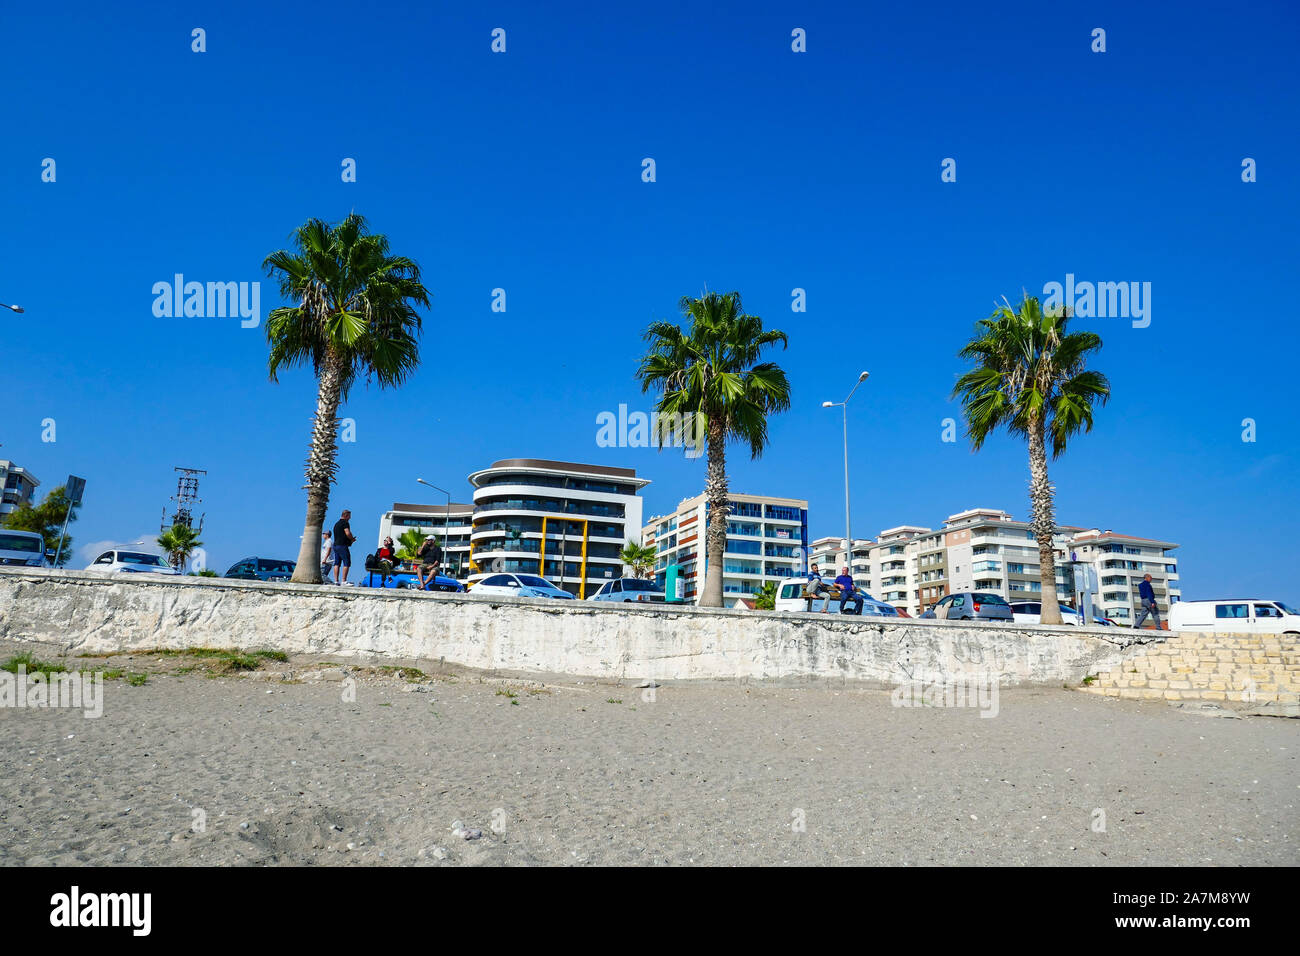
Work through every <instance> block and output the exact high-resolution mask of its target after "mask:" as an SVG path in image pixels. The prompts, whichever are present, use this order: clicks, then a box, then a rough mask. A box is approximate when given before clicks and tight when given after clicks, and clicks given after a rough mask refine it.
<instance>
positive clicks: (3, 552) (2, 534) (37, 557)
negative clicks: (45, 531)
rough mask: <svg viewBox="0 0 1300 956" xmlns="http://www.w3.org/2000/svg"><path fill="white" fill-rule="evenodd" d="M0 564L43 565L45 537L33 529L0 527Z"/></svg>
mask: <svg viewBox="0 0 1300 956" xmlns="http://www.w3.org/2000/svg"><path fill="white" fill-rule="evenodd" d="M0 565H5V566H9V567H12V566H13V565H21V566H24V567H29V568H43V567H45V539H44V538H43V537H41V536H40V535H39V534H37V533H36V532H35V531H10V530H9V529H8V528H4V529H0Z"/></svg>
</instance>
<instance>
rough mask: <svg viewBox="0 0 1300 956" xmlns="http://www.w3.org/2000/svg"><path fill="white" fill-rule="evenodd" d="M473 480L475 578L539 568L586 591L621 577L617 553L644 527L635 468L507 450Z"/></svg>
mask: <svg viewBox="0 0 1300 956" xmlns="http://www.w3.org/2000/svg"><path fill="white" fill-rule="evenodd" d="M469 483H470V484H471V485H473V486H474V489H475V491H474V514H473V527H472V529H471V531H470V554H469V561H470V574H469V581H470V582H471V583H473V582H475V581H480V580H482V579H483V578H485V577H487V576H488V575H489V574H492V573H499V572H503V571H511V572H519V573H524V574H538V575H541V576H542V577H544V578H546V579H547V580H549V581H551V582H552V583H553V584H555V585H556V586H558V587H561V588H563V589H564V590H566V591H569V592H571V593H572V594H574V595H575V596H576V597H579V598H584V597H586V596H587V595H588V594H590V593H591V592H592V591H593V590H595V589H596V588H598V587H599V586H600V585H601V584H602V583H604V582H605V581H608V580H610V579H612V578H617V577H621V576H622V574H623V570H624V566H623V561H622V559H621V558H620V557H619V554H620V553H621V552H622V550H623V547H624V546H625V545H626V544H627V542H628V541H635V540H636V539H637V538H638V537H639V536H640V533H641V516H642V500H641V495H640V492H641V489H642V488H644V487H645V486H646V485H648V484H650V481H649V479H646V478H638V477H637V475H636V471H635V469H632V468H610V467H607V466H605V465H586V464H579V463H576V462H565V461H549V460H546V459H540V458H508V459H505V460H503V461H498V462H494V463H493V464H492V465H491V466H490V467H488V468H484V469H483V470H481V471H476V472H474V473H473V474H472V475H470V476H469Z"/></svg>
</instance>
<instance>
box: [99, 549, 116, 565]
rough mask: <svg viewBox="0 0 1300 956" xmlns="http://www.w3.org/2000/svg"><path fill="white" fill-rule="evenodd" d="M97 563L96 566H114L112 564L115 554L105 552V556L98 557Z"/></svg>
mask: <svg viewBox="0 0 1300 956" xmlns="http://www.w3.org/2000/svg"><path fill="white" fill-rule="evenodd" d="M95 563H96V564H112V563H113V552H112V551H105V552H104V553H103V554H101V555H100V556H99V557H97V558H96V559H95Z"/></svg>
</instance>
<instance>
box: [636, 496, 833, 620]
mask: <svg viewBox="0 0 1300 956" xmlns="http://www.w3.org/2000/svg"><path fill="white" fill-rule="evenodd" d="M727 503H728V510H729V514H728V516H727V543H726V550H725V551H724V553H723V577H722V596H723V600H724V602H725V603H726V604H727V605H728V606H730V605H732V604H733V603H735V602H736V601H737V600H743V599H749V598H753V597H756V596H757V595H758V594H759V593H760V592H761V591H762V588H763V585H764V584H765V583H767V582H769V581H771V582H773V583H776V584H780V583H781V582H782V581H783V580H784V579H785V578H788V577H794V576H796V575H799V574H803V573H805V572H806V571H807V568H808V502H807V501H806V500H804V499H802V498H773V497H768V496H764V495H742V494H733V495H728V496H727ZM708 517H709V509H708V501H707V500H706V498H705V496H704V495H702V494H700V495H696V496H695V497H693V498H687V499H685V500H684V501H682V502H681V503H680V504H679V505H678V506H677V509H676V510H675V511H674V512H673V513H672V514H668V515H660V516H658V517H654V518H651V519H650V520H649V521H648V522H647V523H646V525H645V527H644V528H642V529H641V543H642V544H643V545H646V546H648V547H654V548H656V549H657V550H658V557H657V559H656V563H655V578H656V580H657V581H658V582H659V584H660V585H661V586H662V585H663V584H664V582H665V579H666V574H667V568H668V565H669V564H676V565H677V566H678V574H679V576H680V578H681V580H682V583H683V586H684V597H685V599H686V600H687V601H691V602H694V603H696V604H698V603H699V602H700V600H701V599H702V598H703V596H704V574H705V569H706V567H707V547H706V545H705V537H706V530H707V527H708Z"/></svg>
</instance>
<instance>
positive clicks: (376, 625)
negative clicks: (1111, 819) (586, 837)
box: [0, 568, 1163, 685]
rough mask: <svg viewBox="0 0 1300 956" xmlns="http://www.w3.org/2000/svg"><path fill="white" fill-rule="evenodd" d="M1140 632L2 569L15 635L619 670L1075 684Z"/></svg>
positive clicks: (1, 617) (3, 631) (525, 668)
mask: <svg viewBox="0 0 1300 956" xmlns="http://www.w3.org/2000/svg"><path fill="white" fill-rule="evenodd" d="M1151 636H1152V637H1155V636H1156V635H1154V634H1153V635H1151ZM1132 637H1133V635H1131V634H1130V633H1129V632H1126V631H1121V632H1119V633H1114V632H1113V630H1112V629H1108V628H1079V627H1042V626H1026V625H1006V624H974V625H972V624H947V623H941V622H932V621H916V620H909V619H902V620H898V621H894V620H881V619H876V618H858V617H840V616H838V615H826V614H777V613H775V612H762V611H732V610H705V609H701V608H695V607H686V608H671V609H670V608H665V607H662V606H660V607H654V606H636V605H611V604H596V603H589V602H582V601H546V600H541V599H537V600H534V599H527V598H496V597H494V598H490V599H489V598H486V597H483V598H474V597H469V596H466V595H454V594H422V593H416V592H408V591H371V590H369V589H367V588H337V587H333V586H328V585H327V586H312V585H295V584H267V583H261V582H253V581H233V580H226V579H221V578H197V577H193V578H191V577H186V578H168V577H161V576H158V577H156V576H153V575H130V576H129V577H125V578H124V577H122V576H116V577H106V576H101V575H96V574H91V573H88V572H84V571H51V570H41V569H26V568H17V569H14V568H4V569H0V640H5V641H17V642H40V643H44V644H51V645H56V646H58V647H60V648H62V649H63V650H64V652H65V653H70V654H77V653H102V652H118V651H128V650H146V649H152V648H173V649H181V648H189V647H235V648H241V649H255V648H264V649H276V650H283V651H286V652H288V653H300V654H317V655H328V656H333V657H340V658H345V659H357V660H376V659H390V660H409V661H437V660H445V661H446V662H448V663H453V664H460V665H465V666H468V667H474V668H481V669H486V670H495V671H504V672H508V673H537V674H569V675H576V676H584V677H594V678H600V679H609V680H644V679H656V680H692V679H695V680H736V679H753V680H773V681H820V680H827V681H846V680H847V681H869V682H880V683H888V684H896V683H900V682H905V681H909V680H933V679H935V678H937V677H944V676H948V675H954V674H962V673H967V674H971V673H978V674H983V675H996V676H997V678H998V680H999V682H1000V683H1002V684H1005V685H1021V684H1028V685H1032V684H1051V685H1060V684H1061V683H1070V684H1077V683H1078V682H1080V681H1081V680H1082V679H1083V678H1084V676H1085V675H1087V674H1093V673H1096V672H1097V671H1099V670H1103V669H1108V668H1115V667H1118V666H1119V665H1120V664H1121V663H1122V662H1123V661H1124V660H1126V659H1128V658H1129V657H1130V656H1131V655H1132V654H1133V653H1134V652H1135V650H1136V649H1135V648H1133V647H1132V645H1131V640H1132ZM1160 639H1163V635H1161V638H1160Z"/></svg>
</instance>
